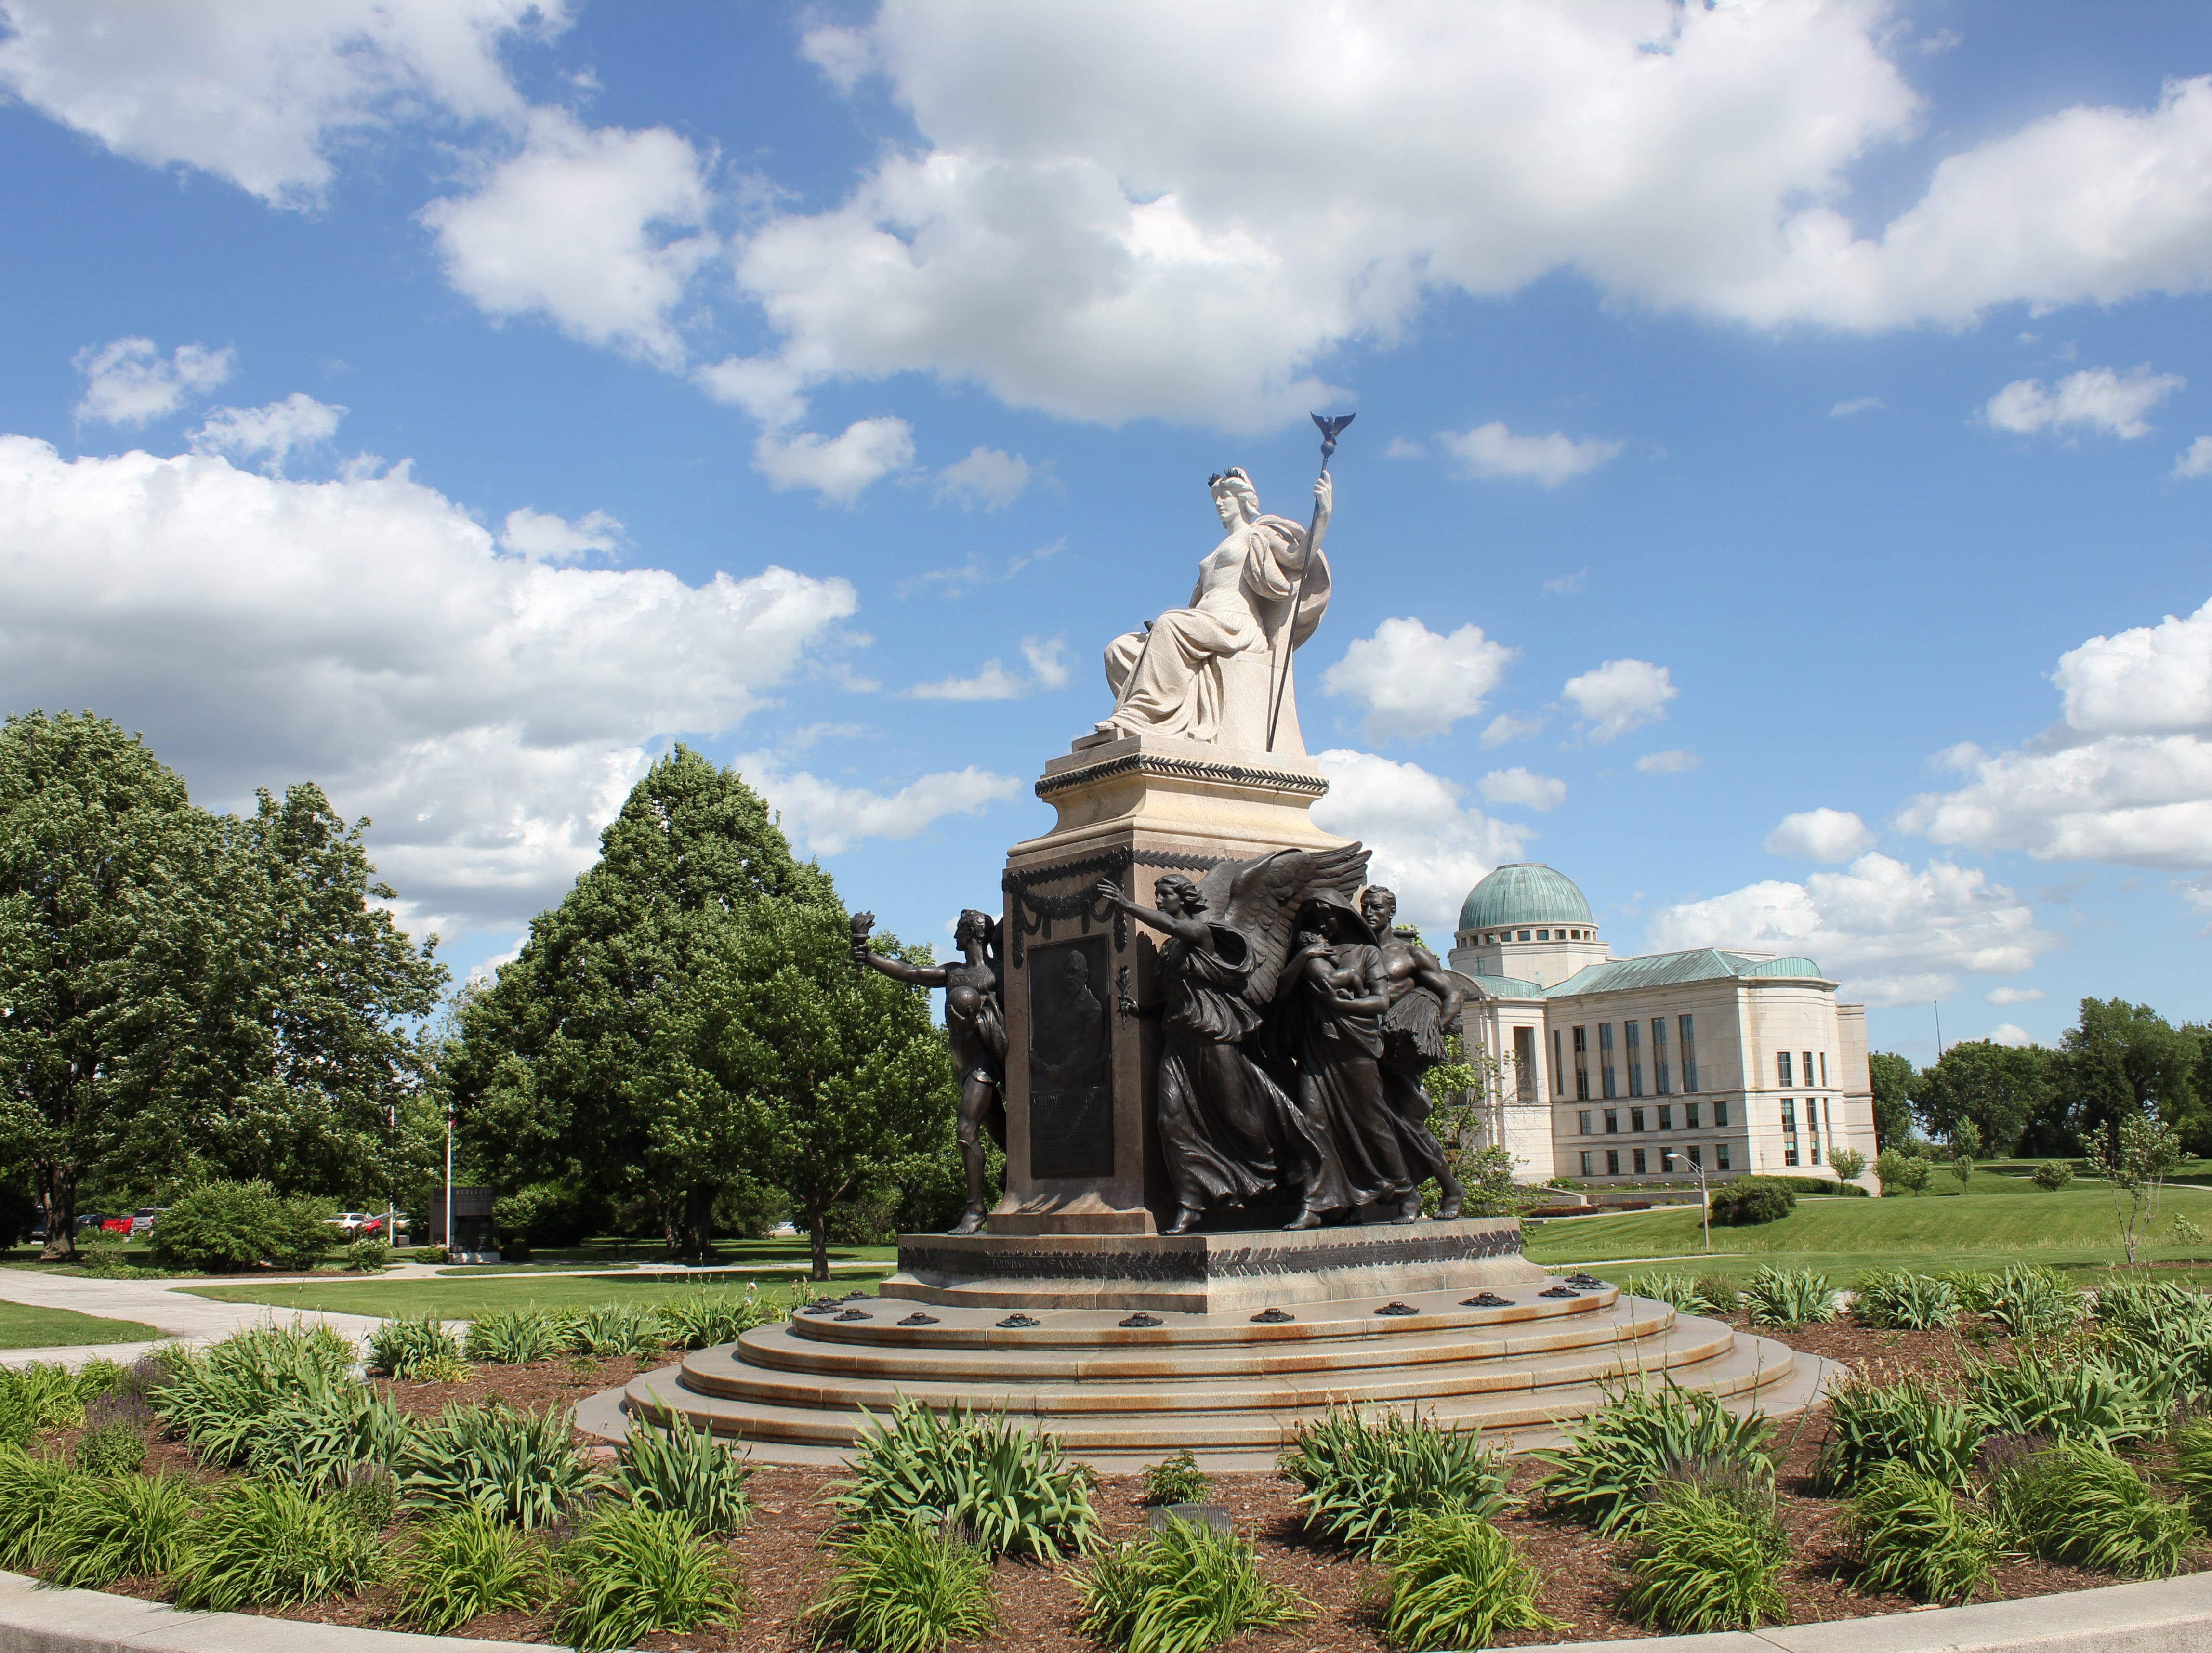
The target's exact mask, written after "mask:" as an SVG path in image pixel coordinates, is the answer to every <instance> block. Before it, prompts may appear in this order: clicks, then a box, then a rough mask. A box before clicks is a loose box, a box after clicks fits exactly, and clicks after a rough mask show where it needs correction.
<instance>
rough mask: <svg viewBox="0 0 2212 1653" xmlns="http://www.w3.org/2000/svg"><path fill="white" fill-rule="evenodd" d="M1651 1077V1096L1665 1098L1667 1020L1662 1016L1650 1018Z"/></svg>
mask: <svg viewBox="0 0 2212 1653" xmlns="http://www.w3.org/2000/svg"><path fill="white" fill-rule="evenodd" d="M1651 1077H1652V1080H1653V1083H1652V1086H1651V1094H1652V1095H1653V1096H1655V1097H1663V1096H1665V1095H1666V1094H1667V1018H1665V1017H1663V1016H1655V1017H1653V1018H1651Z"/></svg>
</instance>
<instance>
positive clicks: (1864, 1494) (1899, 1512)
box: [1844, 1462, 2003, 1601]
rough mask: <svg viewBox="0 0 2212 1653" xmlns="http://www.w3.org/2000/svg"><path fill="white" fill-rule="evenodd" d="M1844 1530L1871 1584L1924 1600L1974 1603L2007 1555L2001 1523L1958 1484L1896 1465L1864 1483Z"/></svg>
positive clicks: (1869, 1476) (1871, 1475) (1846, 1515)
mask: <svg viewBox="0 0 2212 1653" xmlns="http://www.w3.org/2000/svg"><path fill="white" fill-rule="evenodd" d="M1844 1532H1845V1534H1847V1535H1848V1537H1849V1539H1850V1542H1851V1543H1852V1544H1853V1545H1854V1546H1856V1547H1857V1550H1858V1553H1859V1559H1860V1562H1861V1564H1862V1565H1863V1568H1864V1571H1863V1574H1862V1577H1863V1579H1864V1581H1865V1582H1866V1583H1869V1584H1871V1585H1874V1586H1875V1587H1876V1588H1878V1589H1893V1590H1900V1591H1902V1592H1903V1593H1904V1594H1905V1595H1910V1596H1912V1597H1913V1598H1914V1599H1916V1600H1917V1601H1969V1600H1971V1599H1972V1597H1973V1596H1975V1595H1978V1594H1979V1593H1980V1591H1981V1590H1982V1589H1983V1588H1984V1586H1986V1585H1987V1584H1988V1583H1989V1582H1990V1575H1991V1574H1993V1573H1994V1572H1996V1566H1997V1561H1998V1559H1999V1557H2000V1556H2001V1555H2002V1552H2003V1544H2002V1541H2001V1538H2000V1535H1999V1534H1998V1531H1997V1528H1996V1522H1993V1521H1991V1520H1990V1517H1989V1516H1988V1515H1987V1514H1986V1513H1985V1512H1984V1511H1983V1510H1980V1509H1978V1508H1976V1507H1975V1506H1974V1505H1972V1504H1968V1503H1966V1501H1964V1500H1963V1499H1962V1498H1960V1496H1959V1495H1958V1492H1957V1491H1956V1490H1955V1488H1954V1484H1953V1483H1951V1482H1949V1481H1947V1480H1942V1479H1940V1478H1938V1477H1936V1476H1934V1475H1925V1474H1920V1473H1919V1472H1918V1471H1917V1470H1915V1469H1913V1468H1911V1467H1909V1466H1908V1465H1906V1464H1904V1463H1900V1462H1890V1463H1886V1464H1883V1465H1881V1467H1880V1468H1876V1469H1875V1470H1874V1471H1873V1472H1872V1473H1871V1474H1868V1475H1867V1476H1866V1477H1864V1479H1863V1480H1861V1481H1860V1482H1859V1486H1858V1492H1857V1496H1856V1497H1854V1498H1852V1500H1851V1504H1850V1510H1848V1511H1847V1512H1846V1513H1845V1515H1844Z"/></svg>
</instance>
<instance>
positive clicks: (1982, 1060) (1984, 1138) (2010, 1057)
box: [1911, 1039, 2057, 1154]
mask: <svg viewBox="0 0 2212 1653" xmlns="http://www.w3.org/2000/svg"><path fill="white" fill-rule="evenodd" d="M2056 1063H2057V1052H2055V1051H2051V1050H2045V1048H2042V1047H2041V1046H2040V1045H2025V1046H2021V1047H2017V1048H2015V1047H2010V1046H2006V1045H2000V1044H1993V1043H1991V1042H1990V1041H1988V1040H1986V1039H1972V1040H1967V1041H1965V1042H1961V1043H1959V1044H1954V1045H1953V1046H1952V1047H1951V1048H1949V1049H1948V1050H1946V1051H1945V1052H1944V1053H1943V1054H1942V1059H1941V1060H1938V1061H1937V1062H1936V1065H1935V1066H1934V1067H1928V1068H1923V1069H1922V1070H1921V1071H1920V1072H1919V1073H1917V1074H1914V1075H1913V1076H1912V1079H1911V1097H1912V1103H1913V1107H1914V1108H1915V1109H1917V1111H1918V1113H1919V1115H1920V1117H1921V1120H1922V1121H1923V1123H1925V1124H1926V1126H1927V1127H1928V1130H1929V1133H1930V1134H1931V1135H1933V1136H1936V1137H1938V1138H1941V1139H1943V1140H1945V1141H1955V1140H1957V1139H1958V1136H1959V1131H1960V1127H1961V1126H1962V1125H1972V1127H1974V1134H1975V1139H1976V1140H1977V1141H1978V1143H1979V1144H1980V1146H1982V1147H1983V1148H1984V1149H1986V1150H1987V1151H1988V1152H1990V1153H1993V1154H2008V1153H2010V1152H2013V1151H2014V1149H2015V1146H2016V1145H2018V1143H2019V1142H2020V1140H2021V1134H2022V1133H2023V1132H2025V1131H2026V1130H2027V1128H2028V1126H2029V1123H2030V1121H2033V1120H2034V1119H2036V1118H2037V1117H2038V1116H2039V1115H2040V1114H2042V1113H2044V1112H2045V1110H2046V1109H2047V1107H2048V1104H2049V1099H2050V1097H2051V1091H2052V1078H2053V1072H2054V1068H2055V1066H2056Z"/></svg>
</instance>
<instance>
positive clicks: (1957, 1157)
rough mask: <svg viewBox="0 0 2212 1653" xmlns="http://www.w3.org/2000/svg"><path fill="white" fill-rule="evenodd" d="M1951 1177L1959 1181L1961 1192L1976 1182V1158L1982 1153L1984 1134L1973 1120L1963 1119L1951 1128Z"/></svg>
mask: <svg viewBox="0 0 2212 1653" xmlns="http://www.w3.org/2000/svg"><path fill="white" fill-rule="evenodd" d="M1949 1135H1950V1138H1951V1175H1952V1176H1955V1177H1957V1178H1958V1179H1959V1192H1960V1193H1961V1194H1964V1193H1965V1192H1966V1184H1967V1183H1969V1182H1972V1181H1973V1180H1974V1156H1975V1155H1976V1154H1978V1153H1979V1152H1981V1151H1982V1133H1981V1131H1980V1130H1979V1128H1978V1127H1976V1125H1975V1124H1974V1121H1972V1120H1971V1119H1962V1120H1960V1121H1957V1122H1956V1123H1955V1124H1954V1125H1953V1126H1952V1127H1951V1129H1950V1132H1949Z"/></svg>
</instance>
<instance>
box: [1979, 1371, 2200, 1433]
mask: <svg viewBox="0 0 2212 1653" xmlns="http://www.w3.org/2000/svg"><path fill="white" fill-rule="evenodd" d="M1967 1376H1968V1381H1969V1382H1970V1383H1972V1388H1973V1394H1974V1407H1975V1410H1976V1412H1977V1413H1979V1414H1980V1416H1981V1419H1982V1420H1983V1422H1984V1424H1986V1425H1988V1426H1989V1428H1990V1431H1993V1432H1998V1433H2003V1434H2009V1435H2043V1436H2048V1437H2051V1439H2052V1440H2056V1441H2087V1442H2089V1443H2093V1444H2094V1445H2097V1446H2100V1447H2115V1446H2124V1445H2126V1444H2128V1443H2130V1442H2135V1441H2142V1440H2148V1438H2150V1437H2153V1436H2154V1435H2158V1434H2160V1433H2162V1432H2163V1431H2164V1430H2165V1428H2166V1412H2167V1408H2168V1406H2169V1404H2170V1397H2169V1396H2168V1395H2166V1393H2165V1392H2164V1389H2165V1385H2164V1383H2163V1381H2162V1379H2161V1378H2160V1376H2159V1375H2158V1374H2155V1373H2148V1374H2146V1373H2140V1372H2135V1371H2130V1370H2127V1369H2126V1368H2125V1367H2124V1366H2122V1365H2120V1364H2118V1362H2116V1361H2114V1360H2112V1359H2110V1358H2106V1356H2105V1355H2103V1354H2100V1353H2098V1352H2093V1351H2092V1350H2089V1349H2087V1348H2078V1347H2069V1348H2066V1349H2063V1350H2049V1349H2041V1348H2035V1347H2026V1348H2022V1349H2021V1351H2020V1353H2019V1355H2018V1357H2017V1358H2015V1360H2013V1361H2012V1362H2010V1363H2009V1364H2008V1363H2006V1362H2003V1361H1981V1362H1977V1363H1975V1364H1973V1365H1972V1367H1970V1368H1969V1370H1968V1374H1967Z"/></svg>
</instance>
